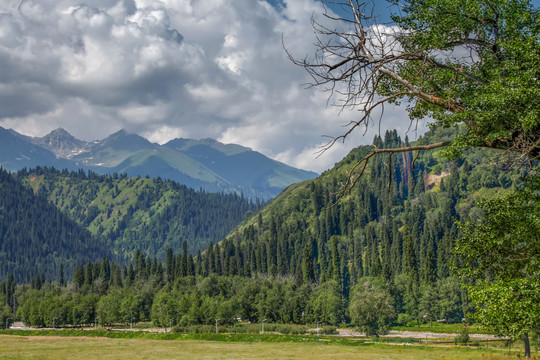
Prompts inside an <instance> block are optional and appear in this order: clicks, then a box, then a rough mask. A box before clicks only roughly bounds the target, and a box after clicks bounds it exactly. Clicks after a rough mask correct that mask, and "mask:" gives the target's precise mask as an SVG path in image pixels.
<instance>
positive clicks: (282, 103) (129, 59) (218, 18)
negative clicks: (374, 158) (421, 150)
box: [0, 0, 408, 171]
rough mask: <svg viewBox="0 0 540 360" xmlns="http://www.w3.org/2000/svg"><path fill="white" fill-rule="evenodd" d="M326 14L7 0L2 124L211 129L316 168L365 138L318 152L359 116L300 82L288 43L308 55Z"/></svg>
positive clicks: (242, 4)
mask: <svg viewBox="0 0 540 360" xmlns="http://www.w3.org/2000/svg"><path fill="white" fill-rule="evenodd" d="M322 11H323V10H322V5H321V4H320V3H319V2H318V1H315V0H287V1H284V2H283V4H282V5H270V4H269V3H268V2H267V1H253V0H160V1H157V0H93V1H84V0H81V1H77V0H75V1H74V0H40V1H32V0H6V1H3V2H2V4H0V67H1V68H2V72H0V125H1V126H4V127H11V128H13V129H15V130H17V131H19V132H22V133H25V134H29V135H32V136H43V135H45V134H46V133H47V132H49V131H51V130H52V129H54V128H56V127H59V126H61V127H64V128H65V129H67V130H68V131H69V132H71V133H72V134H73V135H75V136H77V137H79V138H82V139H85V140H94V139H98V138H103V137H104V136H107V135H109V134H111V133H112V132H114V131H117V130H119V129H121V128H125V129H126V130H128V131H130V132H134V133H138V134H140V135H142V136H145V137H147V138H148V139H149V140H151V141H155V142H160V143H164V142H166V141H168V140H170V139H172V138H174V137H180V136H181V137H189V138H204V137H213V138H216V139H218V140H220V141H223V142H233V143H238V144H241V145H244V146H249V147H251V148H253V149H254V150H258V151H261V152H263V153H264V154H266V155H268V156H270V157H273V158H275V159H277V160H280V161H284V162H286V163H288V164H290V165H293V166H298V167H301V168H304V169H310V170H315V171H323V170H325V169H327V168H329V167H330V166H332V165H333V164H334V162H336V161H338V160H339V159H340V158H341V157H343V156H344V155H345V154H346V153H347V152H348V151H349V150H350V149H351V148H352V147H355V146H358V145H359V144H360V143H364V144H365V143H369V142H371V139H372V136H371V137H369V136H368V137H365V138H363V137H361V136H356V137H354V138H352V139H351V140H350V141H348V142H347V143H346V144H344V145H338V146H336V147H335V149H333V150H332V151H330V152H328V153H326V154H323V155H322V156H320V157H319V158H317V157H316V154H315V153H316V152H317V150H318V147H319V146H320V145H322V144H323V142H324V141H325V140H324V138H322V137H321V136H322V135H337V134H339V133H340V131H343V128H342V127H341V126H342V125H343V124H345V123H347V122H348V121H349V120H350V119H353V118H354V117H355V116H357V114H356V113H355V112H345V113H342V114H341V115H340V116H338V112H339V110H338V109H336V108H333V107H327V101H326V100H327V99H326V94H323V93H321V92H320V89H308V90H306V89H304V88H302V87H301V84H303V83H306V82H307V81H308V80H309V79H307V77H306V76H307V74H306V73H305V71H304V70H303V69H301V68H298V67H296V66H295V65H293V64H292V63H291V62H290V61H289V60H288V58H287V56H286V53H285V51H284V49H283V45H282V41H283V42H284V43H285V44H286V46H287V48H288V49H292V50H293V52H294V54H295V55H298V56H299V57H303V56H305V55H307V54H309V53H311V52H312V51H313V49H312V44H313V40H314V38H313V31H312V29H311V23H310V17H311V16H312V15H314V14H315V15H317V14H321V13H322ZM390 119H391V121H390V124H396V126H398V125H401V126H405V127H406V126H407V125H408V122H407V120H406V119H403V118H398V117H396V118H395V119H392V118H391V117H390ZM394 120H395V122H394ZM390 126H392V125H390ZM370 131H371V130H370Z"/></svg>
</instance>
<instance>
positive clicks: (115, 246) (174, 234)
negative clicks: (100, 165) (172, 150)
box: [17, 167, 260, 260]
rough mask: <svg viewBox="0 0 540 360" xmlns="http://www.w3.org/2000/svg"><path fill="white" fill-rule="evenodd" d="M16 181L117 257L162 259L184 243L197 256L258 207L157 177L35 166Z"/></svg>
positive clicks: (250, 202) (228, 195)
mask: <svg viewBox="0 0 540 360" xmlns="http://www.w3.org/2000/svg"><path fill="white" fill-rule="evenodd" d="M17 177H18V179H19V180H20V181H21V182H22V183H23V184H25V185H27V186H29V187H31V188H33V189H34V191H35V193H37V194H39V195H40V196H41V197H42V198H45V199H48V200H49V201H50V202H51V203H52V204H54V205H56V206H57V207H58V208H59V209H60V210H61V211H62V212H63V213H65V214H67V215H68V216H69V217H70V218H71V219H73V220H75V221H77V222H78V223H79V224H81V225H82V226H84V227H86V228H87V229H88V230H89V231H90V233H92V234H93V235H95V236H96V237H101V238H103V239H104V240H105V241H106V242H107V246H109V248H110V249H111V251H112V252H113V253H114V254H115V255H116V256H117V257H119V258H131V259H132V258H133V257H134V255H135V253H136V252H137V250H140V251H142V252H143V253H144V254H145V255H148V256H152V257H153V256H157V258H158V259H161V260H163V259H164V257H165V252H166V250H167V248H171V249H173V250H174V251H175V252H179V251H180V249H181V247H182V243H183V242H184V241H186V242H187V245H188V251H189V252H190V253H196V252H197V251H198V250H199V249H204V248H205V247H206V246H207V245H208V244H209V243H210V242H217V241H219V240H221V239H223V238H224V237H225V235H227V234H228V233H229V232H230V231H231V230H232V229H233V228H234V227H235V226H237V225H238V224H239V223H240V222H241V221H242V219H243V218H244V216H245V214H246V213H247V212H249V211H256V210H257V209H258V207H260V204H259V205H257V204H254V203H253V202H252V201H250V200H248V199H246V198H244V197H243V196H239V195H236V194H219V193H207V192H204V191H195V190H193V189H190V188H188V187H186V186H185V185H180V184H178V183H175V182H173V181H169V180H162V179H161V178H156V179H149V178H141V177H133V178H128V177H127V176H126V175H119V176H118V175H113V176H109V175H97V174H95V173H93V172H85V171H83V170H79V171H77V172H69V171H67V170H64V171H59V170H56V169H52V168H43V167H38V168H36V169H33V170H29V171H27V170H21V171H20V172H18V173H17Z"/></svg>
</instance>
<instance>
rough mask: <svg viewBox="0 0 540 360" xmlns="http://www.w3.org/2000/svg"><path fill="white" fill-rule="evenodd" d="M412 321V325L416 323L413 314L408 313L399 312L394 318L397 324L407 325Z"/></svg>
mask: <svg viewBox="0 0 540 360" xmlns="http://www.w3.org/2000/svg"><path fill="white" fill-rule="evenodd" d="M412 321H414V325H416V320H415V319H414V316H412V315H409V314H405V313H401V314H399V315H398V317H397V320H396V323H397V324H399V325H402V326H404V325H407V326H409V323H410V322H412Z"/></svg>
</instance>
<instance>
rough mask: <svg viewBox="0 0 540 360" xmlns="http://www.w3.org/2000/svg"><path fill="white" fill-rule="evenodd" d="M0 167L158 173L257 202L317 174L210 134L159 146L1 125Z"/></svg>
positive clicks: (120, 135) (134, 138)
mask: <svg viewBox="0 0 540 360" xmlns="http://www.w3.org/2000/svg"><path fill="white" fill-rule="evenodd" d="M0 165H1V166H2V167H3V168H5V169H7V170H9V171H17V170H20V169H23V168H25V167H26V168H31V167H36V166H50V167H55V168H58V169H64V168H65V169H69V170H76V169H79V168H83V169H87V170H92V171H94V172H97V173H99V174H114V173H126V174H127V175H128V176H130V177H132V176H137V175H140V176H143V177H144V176H149V177H152V178H156V177H161V178H163V179H170V180H173V181H176V182H179V183H182V184H185V185H187V186H189V187H192V188H195V189H199V188H201V189H203V190H205V191H208V192H226V193H243V194H244V195H245V196H247V197H250V198H259V199H262V200H268V199H271V198H273V197H275V196H276V195H278V194H279V193H280V192H281V191H282V190H283V189H284V188H286V187H287V186H289V185H291V184H293V183H297V182H300V181H303V180H307V179H311V178H314V177H316V176H317V174H316V173H314V172H311V171H305V170H300V169H296V168H293V167H291V166H288V165H286V164H283V163H280V162H278V161H275V160H272V159H270V158H268V157H266V156H264V155H263V154H261V153H259V152H256V151H253V150H252V149H250V148H247V147H244V146H241V145H236V144H223V143H220V142H219V141H217V140H214V139H210V138H206V139H201V140H193V139H181V138H179V139H173V140H171V141H169V142H168V143H166V144H164V145H159V144H155V143H152V142H150V141H148V140H146V139H145V138H143V137H141V136H139V135H136V134H130V133H128V132H126V131H125V130H120V131H118V132H116V133H114V134H112V135H110V136H108V137H106V138H104V139H102V140H98V141H93V142H87V141H83V140H79V139H77V138H75V137H74V136H72V135H71V134H69V133H68V132H67V131H66V130H64V129H62V128H58V129H56V130H54V131H52V132H51V133H49V134H47V135H46V136H44V137H29V136H25V135H21V134H19V133H17V132H15V131H13V130H6V129H3V128H1V127H0Z"/></svg>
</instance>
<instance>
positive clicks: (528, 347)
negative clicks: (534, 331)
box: [523, 333, 531, 359]
mask: <svg viewBox="0 0 540 360" xmlns="http://www.w3.org/2000/svg"><path fill="white" fill-rule="evenodd" d="M523 345H524V347H525V358H527V359H530V358H531V344H530V343H529V334H528V333H525V334H523Z"/></svg>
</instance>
